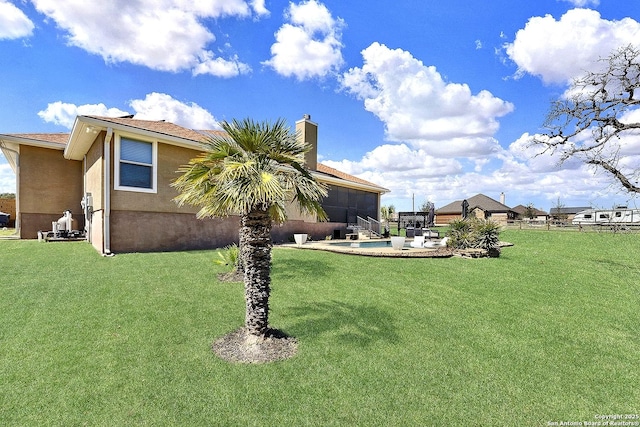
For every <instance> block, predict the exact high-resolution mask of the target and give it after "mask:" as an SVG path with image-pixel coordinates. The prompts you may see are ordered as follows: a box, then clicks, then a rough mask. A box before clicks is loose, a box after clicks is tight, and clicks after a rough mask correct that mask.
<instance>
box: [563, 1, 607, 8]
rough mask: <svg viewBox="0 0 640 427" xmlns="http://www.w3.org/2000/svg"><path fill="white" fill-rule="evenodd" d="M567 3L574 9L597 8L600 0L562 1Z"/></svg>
mask: <svg viewBox="0 0 640 427" xmlns="http://www.w3.org/2000/svg"><path fill="white" fill-rule="evenodd" d="M562 1H565V2H567V3H571V4H572V5H574V6H575V7H587V6H594V7H595V6H598V5H599V4H600V0H562Z"/></svg>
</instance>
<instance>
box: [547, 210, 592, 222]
mask: <svg viewBox="0 0 640 427" xmlns="http://www.w3.org/2000/svg"><path fill="white" fill-rule="evenodd" d="M587 209H591V207H590V206H586V207H584V206H583V207H569V208H565V207H562V208H551V209H550V210H549V216H550V217H551V220H552V221H556V222H561V223H566V224H571V221H572V220H573V218H574V217H575V216H576V214H577V213H578V212H580V211H585V210H587Z"/></svg>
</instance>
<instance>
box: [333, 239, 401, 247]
mask: <svg viewBox="0 0 640 427" xmlns="http://www.w3.org/2000/svg"><path fill="white" fill-rule="evenodd" d="M409 243H410V242H405V244H404V247H405V248H410V247H411V246H410V245H409ZM331 245H333V246H342V247H347V248H349V247H351V248H390V247H391V241H389V240H374V241H364V242H363V241H358V240H354V241H353V242H338V243H331Z"/></svg>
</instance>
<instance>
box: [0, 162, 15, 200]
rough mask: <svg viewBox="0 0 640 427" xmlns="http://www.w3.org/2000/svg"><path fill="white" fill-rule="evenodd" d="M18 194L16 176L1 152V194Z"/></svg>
mask: <svg viewBox="0 0 640 427" xmlns="http://www.w3.org/2000/svg"><path fill="white" fill-rule="evenodd" d="M15 192H16V175H15V174H14V173H13V170H12V169H11V166H9V163H6V159H5V158H4V156H3V155H2V153H1V152H0V193H15Z"/></svg>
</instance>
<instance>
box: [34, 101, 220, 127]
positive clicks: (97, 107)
mask: <svg viewBox="0 0 640 427" xmlns="http://www.w3.org/2000/svg"><path fill="white" fill-rule="evenodd" d="M129 105H130V106H131V108H132V109H133V110H134V112H135V118H136V119H140V120H167V121H169V122H171V123H175V124H178V125H180V126H184V127H187V128H190V129H202V130H205V129H208V130H211V129H217V128H219V124H218V122H217V120H216V119H215V118H214V117H213V115H211V113H209V112H208V111H207V110H205V109H204V108H202V107H201V106H199V105H198V104H196V103H194V102H190V103H184V102H181V101H178V100H176V99H174V98H172V97H171V96H170V95H167V94H164V93H156V92H153V93H149V94H147V96H146V97H145V98H144V99H134V100H132V101H130V102H129ZM128 114H129V113H127V112H126V111H122V110H120V109H119V108H107V106H105V105H104V104H84V105H75V104H69V103H64V102H61V101H56V102H53V103H50V104H49V105H47V108H46V109H44V110H43V111H40V112H39V113H38V116H40V118H42V119H43V120H44V121H45V122H50V123H55V124H57V125H61V126H64V127H66V128H68V129H71V127H72V126H73V123H74V121H75V118H76V116H78V115H94V116H104V117H119V116H124V115H128Z"/></svg>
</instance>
